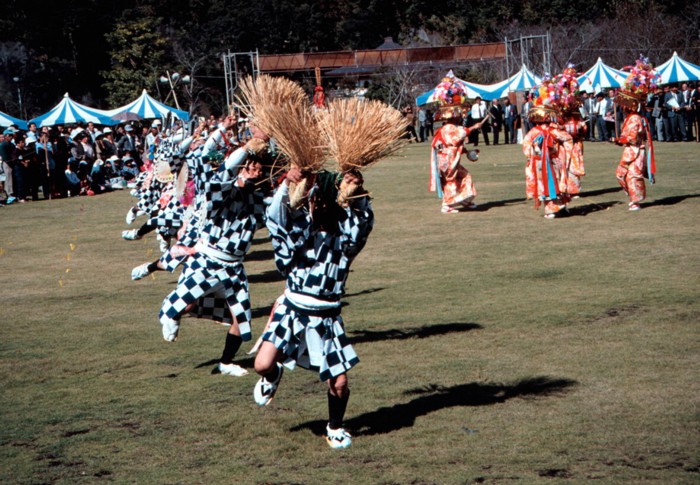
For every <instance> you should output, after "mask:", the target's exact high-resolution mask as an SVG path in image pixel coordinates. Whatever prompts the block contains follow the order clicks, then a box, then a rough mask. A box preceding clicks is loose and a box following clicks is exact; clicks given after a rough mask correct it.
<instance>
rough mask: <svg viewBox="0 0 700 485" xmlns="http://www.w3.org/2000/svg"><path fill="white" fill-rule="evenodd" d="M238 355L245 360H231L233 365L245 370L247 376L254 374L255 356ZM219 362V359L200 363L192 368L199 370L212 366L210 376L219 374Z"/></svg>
mask: <svg viewBox="0 0 700 485" xmlns="http://www.w3.org/2000/svg"><path fill="white" fill-rule="evenodd" d="M239 355H240V356H245V358H242V359H239V358H236V359H234V360H233V363H234V364H238V365H240V366H241V367H243V368H244V369H247V370H248V373H249V374H255V356H254V355H251V356H250V357H248V356H247V355H246V354H245V353H239ZM219 361H220V359H219V358H216V359H211V360H207V361H206V362H202V363H201V364H197V365H196V366H194V368H195V369H201V368H203V367H211V366H214V367H213V368H212V370H211V373H212V375H214V374H221V371H219V366H218V364H219Z"/></svg>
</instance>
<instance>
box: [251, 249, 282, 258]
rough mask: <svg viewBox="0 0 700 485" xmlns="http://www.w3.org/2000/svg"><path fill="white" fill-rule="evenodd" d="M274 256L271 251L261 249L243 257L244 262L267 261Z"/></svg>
mask: <svg viewBox="0 0 700 485" xmlns="http://www.w3.org/2000/svg"><path fill="white" fill-rule="evenodd" d="M274 256H275V252H274V251H273V250H272V249H261V250H259V251H251V252H250V253H248V254H247V255H246V257H245V260H246V261H267V260H268V259H272V258H274Z"/></svg>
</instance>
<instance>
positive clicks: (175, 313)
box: [160, 253, 251, 341]
mask: <svg viewBox="0 0 700 485" xmlns="http://www.w3.org/2000/svg"><path fill="white" fill-rule="evenodd" d="M195 302H196V305H195V307H194V308H193V309H192V311H190V315H192V316H195V317H198V318H209V319H211V320H214V321H217V322H221V323H226V324H230V323H233V318H232V316H235V318H236V321H237V322H238V326H239V328H240V331H241V338H242V339H243V340H246V341H247V340H250V338H251V335H250V321H251V311H250V295H249V291H248V277H247V276H246V274H245V270H244V269H243V264H241V263H231V264H222V263H220V262H217V261H214V260H213V259H211V258H208V257H207V256H205V255H204V254H200V253H197V254H195V255H193V256H191V257H189V258H187V260H186V261H185V267H184V269H183V271H182V274H180V278H179V280H178V283H177V287H176V288H175V290H174V291H172V292H171V293H170V294H169V295H168V296H167V297H166V298H165V300H164V301H163V306H162V307H161V310H160V317H161V318H163V316H167V317H168V318H171V319H173V320H178V319H179V318H180V316H181V315H182V313H183V312H184V311H185V308H186V307H187V306H188V305H189V304H191V303H195Z"/></svg>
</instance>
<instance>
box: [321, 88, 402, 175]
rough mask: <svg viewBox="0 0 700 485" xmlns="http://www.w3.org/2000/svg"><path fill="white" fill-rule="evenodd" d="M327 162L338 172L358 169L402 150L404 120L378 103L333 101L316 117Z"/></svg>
mask: <svg viewBox="0 0 700 485" xmlns="http://www.w3.org/2000/svg"><path fill="white" fill-rule="evenodd" d="M319 127H320V129H321V133H322V134H323V139H324V141H325V145H326V147H327V149H328V152H329V154H330V156H331V158H333V159H335V160H336V161H337V162H338V166H339V168H340V170H341V171H343V172H345V171H348V170H351V169H362V168H365V167H367V166H369V165H371V164H373V163H375V162H378V161H379V160H381V159H382V158H384V157H386V156H388V155H390V154H392V153H394V152H395V151H396V150H398V149H400V148H401V147H403V146H404V145H405V144H406V142H407V140H405V139H402V138H401V137H402V135H403V134H404V133H405V131H406V118H405V117H404V116H403V115H402V114H401V113H399V112H398V111H397V110H395V109H394V108H392V107H391V106H388V105H386V104H384V103H382V102H381V101H363V100H360V99H356V98H351V99H340V100H333V101H331V102H330V103H329V106H328V112H327V113H324V114H322V115H321V116H319Z"/></svg>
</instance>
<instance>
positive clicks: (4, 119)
mask: <svg viewBox="0 0 700 485" xmlns="http://www.w3.org/2000/svg"><path fill="white" fill-rule="evenodd" d="M12 125H15V126H16V127H17V128H19V129H20V130H26V129H27V122H26V121H22V120H20V119H19V118H15V117H13V116H10V115H8V114H5V113H3V112H2V111H0V126H2V127H5V128H6V127H8V126H12Z"/></svg>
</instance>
